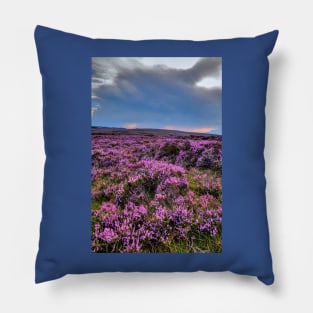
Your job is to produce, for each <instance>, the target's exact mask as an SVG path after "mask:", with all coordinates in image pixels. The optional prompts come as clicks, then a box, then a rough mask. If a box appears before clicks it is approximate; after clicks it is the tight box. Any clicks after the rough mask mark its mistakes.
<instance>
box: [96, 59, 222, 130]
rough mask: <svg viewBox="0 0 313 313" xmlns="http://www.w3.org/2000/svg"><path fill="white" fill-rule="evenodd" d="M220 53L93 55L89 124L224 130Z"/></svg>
mask: <svg viewBox="0 0 313 313" xmlns="http://www.w3.org/2000/svg"><path fill="white" fill-rule="evenodd" d="M221 63H222V59H221V58H211V57H210V58H108V57H103V58H92V82H91V83H92V95H91V98H92V109H91V110H92V125H93V126H107V127H127V126H129V125H131V126H134V127H137V128H167V129H177V130H189V131H199V130H200V132H201V130H203V132H213V133H219V134H221V132H222V130H221V129H222V125H221V120H222V116H221V111H222V68H221V67H222V64H221Z"/></svg>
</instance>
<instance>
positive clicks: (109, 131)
mask: <svg viewBox="0 0 313 313" xmlns="http://www.w3.org/2000/svg"><path fill="white" fill-rule="evenodd" d="M91 132H92V135H141V136H201V137H215V136H216V137H221V135H216V134H211V133H194V132H187V131H181V130H172V129H152V128H134V129H128V128H119V127H100V126H92V128H91Z"/></svg>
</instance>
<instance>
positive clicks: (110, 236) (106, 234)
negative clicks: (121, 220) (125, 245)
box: [98, 228, 116, 243]
mask: <svg viewBox="0 0 313 313" xmlns="http://www.w3.org/2000/svg"><path fill="white" fill-rule="evenodd" d="M98 237H99V238H101V239H102V240H103V241H106V242H107V243H110V242H111V241H113V240H114V239H116V234H115V233H114V231H113V229H111V228H104V230H103V232H101V233H99V235H98Z"/></svg>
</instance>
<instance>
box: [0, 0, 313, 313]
mask: <svg viewBox="0 0 313 313" xmlns="http://www.w3.org/2000/svg"><path fill="white" fill-rule="evenodd" d="M310 3H311V1H304V0H302V1H301V0H298V1H283V0H281V1H273V0H262V1H251V0H247V1H244V0H236V1H208V0H206V1H201V0H192V1H184V0H177V1H173V0H166V1H164V0H157V1H156V0H154V1H149V0H145V1H138V0H132V1H126V0H125V1H121V0H114V1H113V0H112V1H106V0H102V1H78V0H76V1H69V0H66V1H64V0H63V1H59V0H53V1H52V0H51V1H50V0H49V1H35V0H28V1H22V0H21V1H14V0H11V1H3V2H1V4H0V24H1V25H0V26H1V27H0V32H1V38H0V43H1V45H0V46H1V48H0V51H1V58H0V62H1V67H0V69H1V72H0V73H1V74H0V79H1V82H0V86H1V94H0V95H1V105H0V108H1V111H0V120H1V123H0V127H1V132H0V136H1V148H2V149H1V154H0V158H1V160H0V166H1V168H0V182H1V189H0V190H1V197H0V201H1V220H0V221H1V222H0V223H1V224H0V225H1V227H0V240H1V258H0V260H1V267H0V271H1V289H2V291H1V300H0V311H1V312H20V311H27V312H160V311H162V312H241V313H243V312H249V313H250V312H285V311H289V310H290V311H294V310H296V311H298V312H313V305H312V299H310V297H311V294H312V279H313V275H312V266H313V253H312V247H313V243H312V239H313V236H312V222H313V214H312V212H313V206H312V195H313V191H312V186H313V184H312V164H313V158H312V157H313V155H312V124H311V123H312V118H313V111H312V100H311V102H309V96H310V98H311V95H312V68H313V67H312V65H313V64H312V63H313V62H312V58H313V49H312V48H313V41H312V28H313V22H312V16H311V15H312V9H311V8H310ZM36 24H41V25H45V26H48V27H53V28H57V29H60V30H64V31H67V32H73V33H76V34H81V35H85V36H89V37H98V38H127V39H148V38H159V39H164V38H169V39H194V40H207V39H213V38H216V39H217V38H230V37H247V36H255V35H258V34H261V33H265V32H268V31H271V30H273V29H279V30H280V34H279V38H278V41H277V44H276V47H275V48H274V51H273V53H272V55H271V56H270V65H271V68H270V79H269V87H268V97H267V99H268V102H267V108H266V113H267V135H266V150H265V156H266V162H267V163H266V176H267V204H268V219H269V225H270V235H271V249H272V255H273V262H274V272H275V278H276V280H275V283H274V285H272V286H270V287H267V286H265V285H263V284H262V283H261V282H259V281H258V280H257V279H256V278H253V277H244V276H239V275H235V274H231V273H191V274H182V273H176V274H155V273H151V274H138V273H132V274H121V273H107V274H89V275H81V276H66V277H64V278H61V279H59V280H56V281H52V282H48V283H44V284H39V285H35V284H34V262H35V256H36V253H37V246H38V238H39V223H40V218H41V195H42V179H43V164H44V149H43V136H42V103H41V77H40V74H39V69H38V64H37V55H36V50H35V44H34V40H33V31H34V28H35V25H36ZM310 28H311V30H310ZM310 289H311V291H310Z"/></svg>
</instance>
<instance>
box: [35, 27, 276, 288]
mask: <svg viewBox="0 0 313 313" xmlns="http://www.w3.org/2000/svg"><path fill="white" fill-rule="evenodd" d="M277 36H278V31H277V30H275V31H272V32H269V33H266V34H263V35H260V36H257V37H254V38H234V39H223V40H207V41H191V40H140V41H132V40H118V39H91V38H87V37H82V36H78V35H75V34H70V33H65V32H62V31H59V30H55V29H51V28H47V27H43V26H37V27H36V29H35V41H36V46H37V52H38V60H39V66H40V72H41V75H42V88H43V126H44V129H43V131H44V141H45V153H46V161H45V169H44V192H43V201H42V221H41V225H40V241H39V251H38V255H37V259H36V277H35V281H36V283H41V282H45V281H49V280H53V279H57V278H59V277H62V276H64V275H66V274H81V273H91V272H109V271H126V272H127V271H141V272H173V271H176V272H191V271H198V270H202V271H231V272H234V273H238V274H244V275H253V276H257V278H258V279H259V280H261V281H262V282H263V283H265V284H267V285H270V284H272V283H273V281H274V276H273V271H272V260H271V253H270V248H269V233H268V223H267V216H266V201H265V184H266V182H265V177H264V167H265V164H264V157H263V150H264V137H265V136H264V135H265V114H264V108H265V103H266V89H267V81H268V70H269V63H268V55H269V54H270V53H271V52H272V50H273V47H274V45H275V42H276V39H277Z"/></svg>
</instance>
